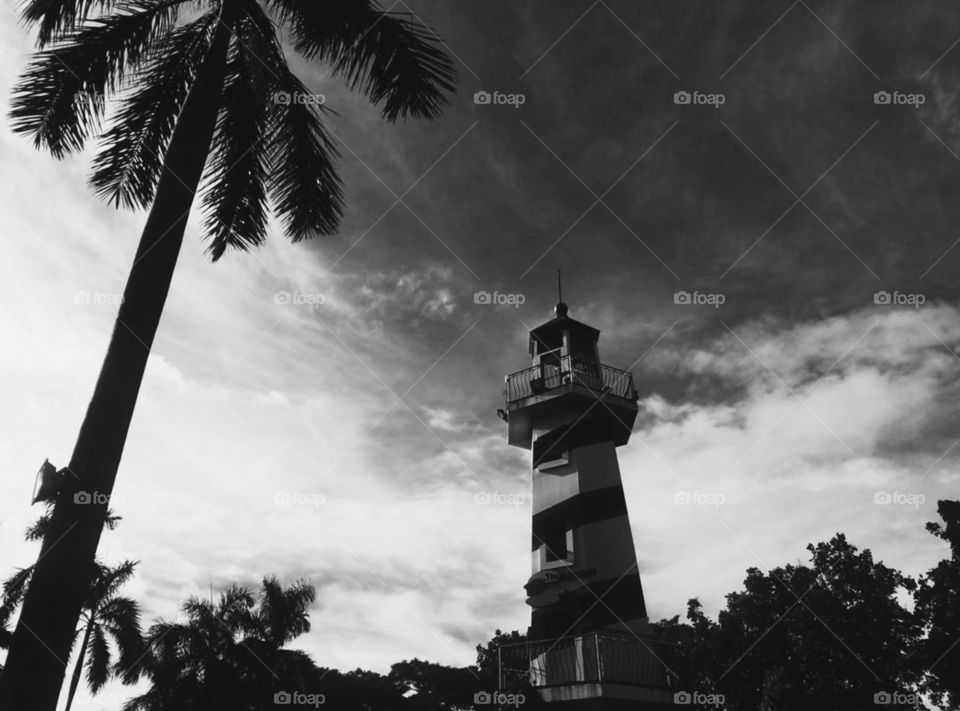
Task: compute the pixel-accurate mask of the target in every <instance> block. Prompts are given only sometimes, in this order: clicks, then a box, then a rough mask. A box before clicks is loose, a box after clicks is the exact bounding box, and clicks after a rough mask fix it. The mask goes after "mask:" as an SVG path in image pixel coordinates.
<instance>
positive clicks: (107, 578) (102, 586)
mask: <svg viewBox="0 0 960 711" xmlns="http://www.w3.org/2000/svg"><path fill="white" fill-rule="evenodd" d="M137 565H138V562H137V561H134V560H125V561H123V562H122V563H120V564H119V565H116V566H113V567H107V566H100V570H99V571H98V572H97V573H96V577H95V578H94V580H93V583H92V585H91V586H90V587H91V606H92V607H93V608H99V606H100V604H101V603H102V602H104V601H106V600H109V599H110V598H112V597H113V596H114V595H116V593H117V591H118V590H119V589H120V588H121V587H122V586H123V585H124V584H125V583H126V582H127V581H128V580H130V578H132V577H133V574H134V573H135V572H136V568H137Z"/></svg>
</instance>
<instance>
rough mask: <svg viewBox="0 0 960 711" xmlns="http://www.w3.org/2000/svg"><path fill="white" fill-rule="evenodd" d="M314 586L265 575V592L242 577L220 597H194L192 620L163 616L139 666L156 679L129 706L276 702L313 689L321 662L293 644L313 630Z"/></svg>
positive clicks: (235, 706) (189, 608)
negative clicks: (170, 619)
mask: <svg viewBox="0 0 960 711" xmlns="http://www.w3.org/2000/svg"><path fill="white" fill-rule="evenodd" d="M315 597H316V592H315V590H314V588H313V586H311V585H308V584H307V583H304V582H298V583H295V584H293V585H291V586H289V587H287V588H284V587H282V586H281V585H280V583H279V582H277V579H276V578H264V580H263V583H262V584H261V586H260V589H259V591H258V593H257V596H256V597H254V595H253V594H252V593H251V592H250V591H249V590H247V589H246V588H243V587H240V586H237V585H234V586H231V587H230V588H228V589H227V590H225V591H224V592H223V593H222V594H221V595H220V597H219V599H218V601H217V602H214V601H213V600H201V599H199V598H196V597H193V598H190V599H189V600H188V601H187V602H186V603H184V605H183V607H182V611H183V613H184V615H185V616H186V621H184V622H179V623H178V622H165V621H159V622H157V623H156V624H154V625H153V626H151V627H150V630H149V631H148V633H147V640H146V643H147V654H146V655H145V656H144V658H143V660H142V661H141V663H140V664H139V665H138V666H137V668H136V669H135V670H134V671H135V672H136V673H138V674H143V675H146V676H147V677H148V678H149V679H150V681H151V687H150V689H149V690H147V691H146V692H145V693H144V694H141V695H140V696H137V697H135V698H133V699H131V700H130V701H128V702H127V704H126V705H125V706H124V709H125V711H166V710H168V709H181V710H183V711H194V710H196V711H205V710H207V709H231V711H241V710H243V709H266V708H272V707H273V704H274V697H275V695H276V694H278V693H284V692H286V693H293V692H300V693H304V694H306V693H316V692H313V691H311V686H312V684H313V683H314V680H315V678H316V677H315V671H316V667H315V666H314V664H313V662H312V661H311V659H310V657H309V656H307V655H306V654H305V653H303V652H301V651H298V650H291V649H286V648H285V645H286V644H287V643H288V642H291V641H293V640H294V639H296V638H297V637H298V636H299V635H301V634H303V633H305V632H307V631H309V629H310V621H309V615H308V612H307V610H308V607H309V606H310V604H311V603H312V602H313V601H314V599H315Z"/></svg>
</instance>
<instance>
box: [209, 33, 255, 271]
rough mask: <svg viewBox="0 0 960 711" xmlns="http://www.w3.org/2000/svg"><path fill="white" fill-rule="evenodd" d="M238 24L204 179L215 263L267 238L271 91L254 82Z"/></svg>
mask: <svg viewBox="0 0 960 711" xmlns="http://www.w3.org/2000/svg"><path fill="white" fill-rule="evenodd" d="M246 22H248V20H246V19H240V20H238V24H237V25H235V28H236V29H237V32H238V36H237V37H234V39H233V42H232V43H231V47H230V50H229V53H228V57H227V68H226V80H225V86H224V89H223V99H222V104H221V108H220V114H219V116H218V119H217V128H216V131H215V133H214V137H213V141H212V143H211V146H210V157H209V158H208V163H207V166H206V175H205V177H204V179H203V184H204V187H203V200H202V206H203V209H204V211H205V213H206V221H205V228H206V229H205V236H206V238H207V239H208V240H209V246H208V248H207V252H208V254H210V256H211V257H212V259H213V261H217V260H218V259H220V257H222V256H223V254H224V252H225V251H226V250H227V249H228V248H232V249H238V250H241V251H246V250H247V249H249V248H251V247H256V246H258V245H260V244H261V243H262V242H263V241H264V240H265V239H266V237H267V195H266V178H267V145H266V144H265V142H264V141H263V137H264V133H265V130H266V122H267V115H266V110H265V108H264V106H265V104H266V91H267V87H266V86H264V85H263V84H262V83H259V82H254V81H253V80H252V79H253V71H252V69H251V67H250V62H251V61H257V60H253V59H252V58H251V57H250V53H249V51H248V50H247V49H246V48H245V47H244V46H243V41H242V39H241V38H240V37H239V33H240V32H241V30H240V26H242V25H243V24H245V23H246Z"/></svg>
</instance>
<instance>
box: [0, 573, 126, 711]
mask: <svg viewBox="0 0 960 711" xmlns="http://www.w3.org/2000/svg"><path fill="white" fill-rule="evenodd" d="M136 566H137V564H136V563H135V562H132V561H129V560H127V561H124V562H123V563H121V564H120V565H118V566H116V567H113V568H111V567H108V566H105V565H103V564H101V563H95V564H94V570H95V573H94V575H93V577H92V579H91V581H90V586H89V591H88V594H87V598H86V600H85V602H84V604H83V609H82V611H81V615H80V626H79V628H78V629H77V630H76V632H75V633H74V639H76V637H77V636H78V635H80V634H82V635H83V637H82V641H81V643H80V648H79V650H78V656H77V661H76V663H75V664H74V668H73V676H72V678H71V681H70V691H69V694H68V696H67V705H66V711H70V708H71V706H72V705H73V698H74V696H75V695H76V693H77V687H78V686H79V684H80V677H81V676H82V672H83V668H84V662H86V669H87V685H88V686H89V687H90V691H92V692H93V693H97V692H98V691H99V690H100V689H101V688H102V687H103V685H104V684H105V683H106V682H107V681H108V680H109V679H110V677H112V676H116V677H119V678H120V679H122V680H123V681H124V683H134V682H135V681H136V680H137V678H138V674H137V673H136V671H135V669H136V665H137V662H138V660H139V658H140V657H141V655H142V654H143V652H144V647H143V639H142V634H141V630H140V606H139V605H138V604H137V602H136V601H134V600H132V599H130V598H128V597H123V596H121V595H120V594H119V590H120V588H121V587H122V586H123V585H124V583H126V582H127V581H128V580H130V578H131V577H133V573H134V571H135V569H136ZM32 572H33V566H30V567H29V568H26V569H24V570H21V571H20V572H19V573H17V574H16V575H14V576H13V577H11V578H10V579H8V580H7V581H6V582H4V584H3V603H2V605H0V627H5V622H6V619H7V618H9V616H10V614H11V613H12V611H13V610H14V609H16V607H17V606H18V605H19V604H20V603H21V601H22V600H23V597H24V595H25V594H26V592H27V591H28V590H29V589H30V581H31V578H32ZM4 631H5V629H0V638H2V637H3V636H4V635H3V632H4ZM7 634H9V633H7ZM111 640H112V642H113V644H114V646H115V647H116V650H117V660H116V662H114V661H113V652H112V651H111V648H110V641H111ZM0 646H3V645H2V639H0Z"/></svg>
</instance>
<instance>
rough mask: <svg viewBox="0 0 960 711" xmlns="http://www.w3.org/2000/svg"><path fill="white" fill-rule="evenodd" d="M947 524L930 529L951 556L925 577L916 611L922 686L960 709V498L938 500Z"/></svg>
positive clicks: (939, 701) (935, 699) (917, 595)
mask: <svg viewBox="0 0 960 711" xmlns="http://www.w3.org/2000/svg"><path fill="white" fill-rule="evenodd" d="M937 513H939V514H940V517H941V518H942V519H943V521H944V524H945V525H943V526H941V525H940V524H938V523H928V524H927V530H928V531H930V533H932V534H933V535H935V536H937V537H938V538H940V539H942V540H944V541H946V542H947V543H948V544H949V545H950V557H949V558H947V559H946V560H942V561H940V563H939V564H938V565H937V567H935V568H933V569H932V570H930V571H928V572H927V574H926V575H924V576H922V577H921V578H920V581H919V585H918V587H917V591H916V593H915V595H914V599H915V601H916V607H915V610H914V612H915V613H916V615H917V617H918V619H919V620H920V622H921V623H922V624H923V627H924V632H926V637H925V638H924V639H923V640H922V641H921V642H920V644H919V646H918V653H917V662H918V666H919V669H920V672H921V673H922V674H923V682H922V688H923V690H924V691H926V692H928V693H929V694H930V698H931V699H932V700H933V702H934V703H936V704H938V705H940V706H941V707H942V708H947V709H960V501H946V500H945V501H938V502H937Z"/></svg>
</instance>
